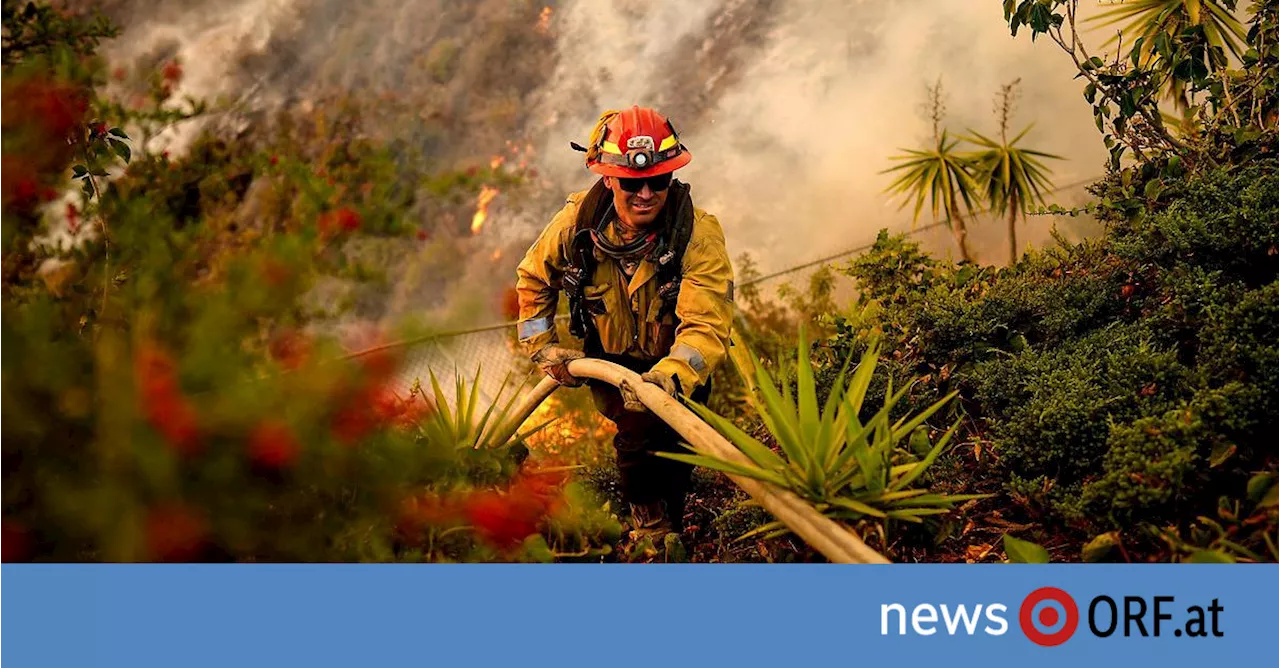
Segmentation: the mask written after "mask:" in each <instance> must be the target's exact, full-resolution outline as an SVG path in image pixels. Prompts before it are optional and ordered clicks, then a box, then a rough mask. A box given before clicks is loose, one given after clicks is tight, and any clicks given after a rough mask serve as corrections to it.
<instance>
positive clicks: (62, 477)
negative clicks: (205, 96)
mask: <svg viewBox="0 0 1280 668" xmlns="http://www.w3.org/2000/svg"><path fill="white" fill-rule="evenodd" d="M3 6H4V22H5V23H4V30H5V60H4V86H5V91H4V98H5V106H4V124H3V133H4V157H3V159H4V170H3V178H4V188H3V193H4V202H3V217H4V219H3V227H4V240H3V241H4V245H3V249H4V282H3V367H4V384H3V402H4V407H5V418H6V419H5V420H4V427H3V476H4V478H3V483H4V484H3V489H4V493H3V507H4V518H3V529H4V539H3V545H4V559H5V560H6V561H8V560H15V559H22V560H25V559H35V560H71V561H75V560H107V561H137V560H192V559H195V560H223V559H228V560H269V561H295V560H302V561H331V560H332V561H359V560H400V559H408V560H415V559H428V560H443V561H448V560H469V561H475V560H510V559H516V560H526V559H528V560H550V559H553V558H555V557H556V556H557V555H572V556H573V557H574V558H592V557H594V558H598V557H599V556H600V555H601V554H603V553H605V552H607V550H608V544H609V543H611V542H612V541H613V540H614V539H616V537H617V533H618V531H619V527H618V525H617V523H616V521H615V520H614V519H613V518H612V517H611V516H610V515H609V514H608V513H605V512H603V511H601V510H600V504H599V503H597V502H596V501H594V500H592V499H591V497H589V496H588V495H586V493H585V491H584V489H583V488H582V487H581V486H579V485H577V484H573V483H569V482H568V481H567V480H566V479H565V476H564V473H563V469H562V468H557V467H556V466H554V464H555V463H554V462H549V461H547V460H545V459H536V458H527V457H526V456H525V455H527V451H526V450H524V449H523V447H522V446H521V445H520V441H521V440H522V438H523V435H520V436H517V437H516V438H515V439H513V440H511V441H505V442H501V443H487V442H486V443H485V445H486V446H487V447H481V448H475V447H473V446H475V445H476V439H475V438H473V436H474V434H471V433H470V432H469V431H468V430H466V429H459V428H458V427H457V425H458V423H459V421H461V420H470V419H471V418H472V415H473V412H474V399H472V402H471V404H467V403H465V402H464V401H462V400H463V399H464V398H465V397H466V396H467V392H464V391H460V392H459V393H458V394H457V396H456V397H450V396H449V395H447V394H440V393H437V392H435V391H430V392H414V393H412V394H406V393H403V392H401V393H400V394H399V395H397V394H396V393H395V392H394V390H395V389H396V388H397V387H398V385H396V384H394V383H393V381H394V380H396V379H395V375H396V374H397V373H398V359H397V358H396V353H395V352H394V351H384V352H382V353H378V354H372V355H365V356H361V357H359V358H356V359H352V360H346V361H340V358H341V357H342V355H343V353H344V352H345V350H346V349H349V348H352V347H356V348H363V347H369V346H371V345H373V344H375V343H378V342H379V341H382V340H385V339H386V338H387V337H389V336H391V335H392V334H393V332H382V331H377V330H374V329H370V328H358V329H355V330H353V331H354V334H352V333H350V332H348V335H347V336H346V338H345V340H339V339H338V338H336V337H335V336H333V335H330V334H326V332H329V331H330V330H332V329H333V327H332V326H333V325H335V324H336V323H337V322H338V319H339V318H343V317H347V316H349V315H351V314H352V313H353V311H352V309H353V308H354V309H355V312H354V314H355V315H360V313H359V311H360V310H361V309H362V308H365V305H364V302H362V300H361V296H362V295H367V294H370V293H377V292H382V291H385V287H383V284H384V282H385V276H383V274H382V269H383V268H384V267H385V266H386V265H387V264H389V262H388V260H387V253H388V252H391V251H388V250H386V249H388V248H390V249H425V248H427V247H428V246H429V245H430V244H432V243H436V241H435V240H432V239H429V238H428V234H427V231H426V230H424V229H422V228H420V227H419V225H418V224H417V223H414V222H413V221H414V220H415V219H414V217H412V216H411V215H410V212H411V209H412V207H413V206H415V205H418V204H419V203H420V202H419V200H421V199H423V198H427V199H432V200H433V204H434V205H435V206H447V205H448V203H449V202H451V201H455V200H456V201H464V200H465V201H467V202H470V201H472V200H473V198H474V194H475V192H476V191H477V190H478V189H479V188H480V187H481V186H482V185H483V184H486V183H489V184H497V183H505V182H510V181H512V180H515V179H518V178H519V175H518V174H511V173H509V172H503V173H498V172H497V171H495V170H494V169H488V170H476V169H473V170H469V171H456V172H455V171H433V167H438V166H435V165H432V164H430V163H428V162H425V161H422V160H415V159H414V158H413V155H412V154H411V153H407V152H406V151H404V150H402V148H399V147H397V148H394V149H393V147H391V146H389V145H388V144H386V143H385V142H383V141H381V140H379V139H377V138H371V137H367V136H364V137H361V136H357V133H351V132H346V131H342V130H341V128H342V127H343V124H351V123H353V122H354V118H355V117H356V116H357V115H358V114H359V113H360V112H361V108H360V107H359V105H358V104H357V103H356V101H351V100H348V101H345V103H344V101H342V100H335V101H332V102H333V104H329V105H327V106H326V111H324V112H320V113H314V114H309V115H305V116H303V115H297V114H290V113H288V112H284V113H282V115H281V116H280V117H279V118H276V119H273V120H272V122H271V123H269V124H267V125H265V126H264V127H263V128H260V129H259V130H258V131H257V132H256V133H255V134H253V135H251V136H240V137H239V138H237V140H236V141H234V142H232V141H227V140H224V139H221V138H219V135H218V133H217V132H216V131H214V130H209V131H208V132H204V133H202V134H200V136H198V137H197V138H196V139H195V141H194V143H193V146H192V147H191V149H190V150H189V151H187V152H186V153H185V154H184V155H183V157H181V158H178V157H173V158H171V157H170V156H169V155H168V154H167V153H164V152H152V151H150V150H148V148H149V144H148V142H146V141H145V140H144V138H145V137H147V136H150V135H152V134H154V133H155V132H157V131H158V130H160V129H163V128H164V127H168V126H174V125H175V124H181V123H183V122H185V121H187V120H188V119H193V118H196V119H198V117H199V116H200V114H201V113H202V112H203V111H204V107H203V105H200V104H199V103H196V102H194V101H190V100H179V99H175V98H174V96H173V94H172V91H173V84H175V83H176V82H178V81H179V80H180V79H181V77H182V67H181V64H180V63H177V62H167V63H163V64H161V65H160V67H159V68H158V69H157V70H156V71H154V72H142V71H134V72H130V71H128V70H126V69H125V68H123V67H117V68H116V69H115V70H114V71H112V73H111V74H108V68H107V64H106V63H105V62H103V61H102V59H101V58H99V57H97V56H96V55H95V54H94V50H95V48H96V46H97V44H98V41H99V40H100V39H103V38H109V37H110V36H111V35H112V34H113V31H112V30H111V28H110V26H109V25H107V24H106V23H105V22H104V21H102V20H101V19H98V18H94V17H83V16H77V15H73V14H69V13H65V12H62V11H59V10H54V9H51V8H49V7H47V6H42V5H35V4H28V3H18V2H11V1H10V0H5V2H4V5H3ZM109 78H110V79H111V80H112V81H114V82H115V83H117V84H120V85H123V86H128V85H130V82H132V85H133V86H134V88H135V90H138V91H141V92H142V94H141V97H140V98H138V99H137V100H135V101H132V102H130V103H129V104H126V105H122V104H121V103H120V102H119V101H117V100H116V99H114V98H108V97H106V95H105V93H104V90H105V88H106V83H107V81H108V79H109ZM139 101H140V102H139ZM208 127H210V128H215V129H216V126H208ZM131 137H132V138H131ZM504 180H505V181H504ZM383 242H386V243H383ZM439 243H440V244H441V245H442V246H443V247H444V248H445V249H447V247H448V244H449V241H448V239H442V240H440V242H439ZM380 244H381V245H380ZM371 249H372V250H371ZM400 252H403V250H401V251H400ZM364 301H370V300H364ZM378 301H379V302H383V301H385V298H384V299H380V300H378ZM364 315H365V316H373V317H376V316H378V315H379V314H378V313H377V312H376V311H375V312H372V313H365V314H364ZM425 380H426V379H424V381H425ZM445 404H448V405H445ZM450 406H452V408H450ZM468 406H469V408H467V407H468ZM464 408H465V409H466V411H472V412H466V411H464ZM454 410H457V411H463V412H460V413H457V414H455V413H454V412H453V411H454Z"/></svg>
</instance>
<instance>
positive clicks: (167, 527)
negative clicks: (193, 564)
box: [145, 504, 208, 561]
mask: <svg viewBox="0 0 1280 668" xmlns="http://www.w3.org/2000/svg"><path fill="white" fill-rule="evenodd" d="M145 532H146V547H147V557H148V558H149V559H151V560H152V561H191V560H192V559H195V558H197V557H198V556H199V555H200V552H201V550H202V549H203V548H204V545H205V539H206V536H207V535H208V525H207V524H206V522H205V521H204V518H203V517H202V516H201V515H200V514H199V513H198V512H197V511H196V510H194V509H192V508H188V507H186V506H183V505H181V504H174V505H169V506H162V507H160V508H156V509H153V510H152V511H151V512H149V513H148V514H147V519H146V524H145Z"/></svg>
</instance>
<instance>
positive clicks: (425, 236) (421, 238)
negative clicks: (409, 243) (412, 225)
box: [414, 230, 431, 241]
mask: <svg viewBox="0 0 1280 668" xmlns="http://www.w3.org/2000/svg"><path fill="white" fill-rule="evenodd" d="M414 236H416V237H418V241H426V240H427V239H429V238H430V236H431V235H429V234H427V231H426V230H418V232H417V234H415V235H414Z"/></svg>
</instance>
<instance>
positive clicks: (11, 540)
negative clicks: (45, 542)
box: [0, 520, 31, 563]
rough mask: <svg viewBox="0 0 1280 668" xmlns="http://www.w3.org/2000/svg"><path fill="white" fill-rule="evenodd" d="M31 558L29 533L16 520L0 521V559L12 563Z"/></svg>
mask: <svg viewBox="0 0 1280 668" xmlns="http://www.w3.org/2000/svg"><path fill="white" fill-rule="evenodd" d="M30 558H31V535H30V534H28V533H27V528H26V527H25V526H23V525H22V524H20V523H18V522H14V521H12V520H4V522H2V523H0V561H3V562H5V563H12V562H15V561H26V560H28V559H30Z"/></svg>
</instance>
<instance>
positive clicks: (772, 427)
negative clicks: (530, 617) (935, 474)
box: [661, 331, 986, 535]
mask: <svg viewBox="0 0 1280 668" xmlns="http://www.w3.org/2000/svg"><path fill="white" fill-rule="evenodd" d="M798 359H799V361H798V366H797V369H796V372H797V373H796V395H795V398H794V399H793V398H792V396H791V389H790V384H789V383H788V382H787V380H786V378H785V377H783V378H781V379H780V380H781V382H777V381H775V379H774V377H773V376H772V375H771V374H770V373H769V372H768V371H767V370H766V369H765V368H764V366H763V365H762V364H761V363H760V360H759V359H758V358H756V357H755V356H754V355H751V356H750V361H751V365H752V367H754V369H753V370H747V369H744V368H742V367H741V366H739V371H740V372H742V373H743V375H744V376H747V378H746V379H747V382H748V386H750V387H752V388H753V390H754V391H753V392H752V394H753V396H752V397H751V398H752V403H753V405H754V407H755V408H756V410H757V412H758V413H759V414H760V417H761V418H762V419H763V420H764V423H765V426H766V427H767V428H768V430H769V433H770V434H772V436H773V439H774V440H775V441H776V442H777V444H778V447H779V449H780V450H781V454H779V453H777V452H774V451H773V450H772V449H770V448H769V447H768V446H766V445H765V444H763V443H761V442H760V441H758V440H756V439H755V438H752V437H751V436H750V435H748V434H747V433H746V432H744V431H742V430H741V429H739V428H738V427H737V426H735V425H734V424H733V423H732V422H730V421H729V420H726V419H725V418H722V417H720V416H719V415H716V414H715V413H713V412H711V411H710V410H708V409H707V408H706V407H704V406H700V405H697V404H691V406H692V408H693V410H694V411H696V412H697V413H698V415H699V416H701V417H702V418H703V419H704V420H706V421H707V422H708V423H709V424H710V425H711V426H713V427H715V428H716V429H717V430H718V431H719V432H720V433H721V434H722V435H724V437H725V438H727V439H729V441H731V442H732V443H733V444H734V445H736V446H737V447H738V448H739V449H740V450H741V451H742V452H743V454H745V455H746V456H747V458H748V459H750V460H751V464H746V463H738V462H731V461H727V460H723V459H719V458H716V457H711V456H708V455H702V454H685V453H661V454H662V456H664V457H669V458H671V459H675V460H678V461H683V462H687V463H690V464H694V465H697V466H704V467H706V468H709V469H714V470H717V471H722V472H724V473H732V474H736V475H742V476H746V477H749V478H754V479H756V480H762V481H765V482H769V483H772V484H774V485H777V486H778V487H782V488H784V489H788V490H790V491H792V492H794V493H795V494H797V495H798V496H800V497H802V498H804V499H806V500H808V501H810V502H812V503H813V504H814V506H815V508H817V509H818V510H819V511H820V512H822V513H824V514H826V515H827V516H829V517H832V518H835V519H842V520H860V519H865V518H876V519H882V520H883V519H894V520H904V521H907V522H922V521H923V519H922V518H924V517H926V516H928V515H938V514H943V513H946V512H948V511H950V510H951V509H952V508H953V507H954V506H955V504H956V503H958V502H962V501H967V500H969V499H975V498H983V497H985V496H986V495H982V494H950V495H947V494H934V493H931V492H930V491H929V490H928V489H924V488H916V487H913V486H912V483H915V482H916V481H917V480H918V479H919V478H920V476H921V475H923V474H924V473H925V471H926V470H928V468H929V467H930V466H931V465H932V464H933V463H934V461H935V460H937V458H938V455H940V454H941V453H942V452H943V450H944V449H945V448H946V447H947V444H948V443H950V442H951V439H952V437H953V436H954V435H955V432H956V429H957V428H958V427H959V426H960V421H959V420H957V421H956V422H955V423H954V424H952V425H951V428H950V429H948V430H947V431H946V433H944V434H943V435H942V437H941V438H939V439H938V440H937V442H936V443H930V439H929V436H928V433H927V428H926V427H924V426H923V425H924V421H925V420H927V419H929V417H931V416H932V415H934V414H935V413H937V412H938V411H939V410H941V409H942V408H943V407H944V406H946V405H947V404H948V403H949V402H950V401H951V400H952V399H954V398H955V396H956V393H955V392H952V393H950V394H948V395H946V396H945V397H943V398H942V399H939V400H938V401H937V402H935V403H934V404H933V405H932V406H929V407H928V408H926V409H925V410H923V411H921V412H920V413H918V414H916V415H914V416H904V417H902V418H901V419H898V420H897V421H891V420H890V417H889V416H890V414H891V412H892V410H893V408H894V406H896V405H897V403H898V402H899V401H900V400H901V399H902V397H903V396H904V395H905V394H906V392H907V390H908V389H910V386H909V385H908V386H907V387H903V388H902V389H899V390H898V391H897V392H894V391H893V387H892V384H890V386H889V389H888V390H887V391H886V393H885V400H884V405H883V406H882V407H881V408H880V409H879V410H878V411H877V412H876V413H875V414H874V415H873V416H871V418H869V419H868V420H867V421H866V422H865V423H864V422H863V421H862V420H860V419H859V417H858V416H859V415H860V414H861V413H862V407H863V401H864V399H865V398H866V394H867V388H868V387H869V386H870V384H871V377H872V374H873V373H874V372H875V368H876V364H877V361H878V359H879V345H878V343H876V342H873V343H872V344H871V346H870V347H869V348H868V349H867V351H866V352H865V353H864V354H863V355H862V359H861V361H860V362H859V363H858V365H857V367H856V368H855V369H854V370H853V375H852V376H851V377H850V379H849V383H848V386H846V385H845V377H846V372H847V371H848V363H847V362H846V364H845V368H844V369H843V370H842V371H841V372H840V375H839V377H838V378H837V379H836V381H835V383H834V384H833V385H832V387H831V393H830V394H829V395H828V396H827V399H826V402H825V404H824V405H823V406H819V405H818V399H817V389H816V386H815V381H814V373H813V365H812V363H811V362H810V360H809V341H808V338H807V336H806V334H805V333H804V332H803V331H801V334H800V349H799V356H798ZM904 439H910V441H909V443H910V444H911V445H912V446H913V449H914V448H917V447H918V448H919V450H920V451H924V450H925V448H926V446H927V454H926V455H925V456H924V457H923V458H922V459H921V460H919V461H910V462H902V463H897V464H895V463H894V462H895V461H901V460H902V459H904V458H905V452H902V451H901V449H900V448H899V444H900V443H902V442H903V440H904ZM785 531H786V529H785V527H783V526H782V525H781V524H780V523H777V522H773V523H769V524H766V525H765V526H763V527H760V528H759V529H756V530H755V531H753V532H751V534H757V533H766V534H775V533H785ZM751 534H749V535H751Z"/></svg>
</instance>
